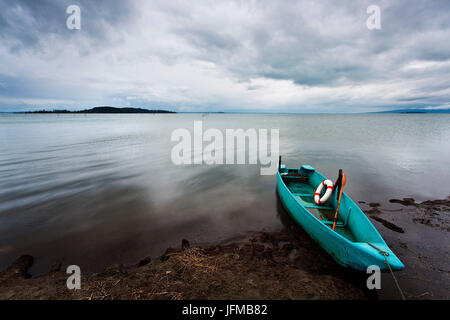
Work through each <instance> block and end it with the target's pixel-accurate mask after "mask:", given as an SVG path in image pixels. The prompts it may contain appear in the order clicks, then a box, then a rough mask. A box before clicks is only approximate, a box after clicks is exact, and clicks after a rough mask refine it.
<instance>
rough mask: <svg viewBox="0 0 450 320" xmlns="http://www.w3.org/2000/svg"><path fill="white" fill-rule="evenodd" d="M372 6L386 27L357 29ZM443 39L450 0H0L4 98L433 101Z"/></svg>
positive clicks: (445, 96)
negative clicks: (72, 16) (73, 18)
mask: <svg viewBox="0 0 450 320" xmlns="http://www.w3.org/2000/svg"><path fill="white" fill-rule="evenodd" d="M73 4H76V5H79V6H80V7H81V11H82V29H81V30H78V31H73V30H68V29H67V28H66V19H67V14H66V8H67V6H69V5H73ZM373 4H375V5H379V6H380V8H381V26H382V28H381V30H369V29H368V28H367V27H366V19H367V17H368V14H367V13H366V9H367V7H368V6H369V5H373ZM449 38H450V2H449V1H446V0H441V1H438V0H433V1H414V2H412V1H407V0H403V1H387V0H381V1H380V0H376V1H374V0H367V1H345V2H344V1H339V2H337V1H331V0H329V1H264V0H262V1H250V0H249V1H219V2H215V1H214V2H212V1H200V0H199V1H192V2H186V1H157V0H154V1H132V0H100V1H71V0H59V1H58V0H53V1H52V0H40V1H31V0H30V1H25V0H22V1H14V2H13V1H6V0H0V41H1V42H0V59H1V60H0V108H1V109H3V110H13V109H15V108H18V107H22V108H25V107H26V108H31V107H32V106H35V105H39V106H42V105H55V106H63V107H64V106H65V107H76V106H79V107H84V106H88V105H96V104H112V105H138V106H144V107H151V106H158V107H160V106H161V105H164V104H167V105H170V106H174V108H176V109H179V110H215V109H220V110H221V111H223V110H270V111H318V112H321V111H327V112H330V111H349V112H353V111H368V110H372V109H374V108H375V109H376V108H378V109H382V108H386V107H387V106H389V108H392V107H399V108H404V107H416V106H430V107H440V106H442V105H444V106H445V105H448V104H449V98H450V89H449V88H450V77H449V74H450V41H448V39H449Z"/></svg>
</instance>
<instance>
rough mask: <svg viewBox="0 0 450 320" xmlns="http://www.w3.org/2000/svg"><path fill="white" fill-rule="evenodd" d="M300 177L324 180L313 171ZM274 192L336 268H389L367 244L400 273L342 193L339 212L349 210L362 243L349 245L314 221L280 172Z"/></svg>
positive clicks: (376, 235) (395, 260)
mask: <svg viewBox="0 0 450 320" xmlns="http://www.w3.org/2000/svg"><path fill="white" fill-rule="evenodd" d="M308 171H309V170H308ZM303 173H304V174H309V175H312V174H314V175H315V176H314V179H315V180H322V179H326V178H325V177H324V176H322V175H321V174H320V173H318V172H316V171H315V170H314V171H313V172H312V173H310V172H306V171H305V172H303ZM277 190H278V195H279V197H280V199H281V202H282V203H283V206H284V207H285V209H286V210H287V211H288V212H289V214H290V215H291V216H292V218H293V219H294V220H295V221H296V222H297V223H298V224H299V225H300V226H301V227H302V228H303V229H304V230H305V231H306V232H307V233H308V234H309V236H310V237H311V238H312V239H313V240H314V241H316V242H317V243H318V244H319V245H320V246H321V247H322V248H323V249H324V250H325V251H326V252H327V253H328V254H329V255H331V256H332V257H333V259H334V260H335V261H336V262H337V263H338V264H340V265H342V266H344V267H349V268H352V269H355V270H360V271H366V270H367V268H368V267H369V266H373V265H376V266H378V267H379V268H380V269H381V270H388V269H389V267H388V265H387V263H386V258H385V256H384V255H383V254H382V253H380V252H379V251H378V250H377V249H375V248H374V247H373V246H371V245H370V244H369V243H371V244H372V245H374V246H376V247H377V248H379V249H381V250H382V251H384V252H387V253H388V254H389V255H388V256H387V259H388V262H389V264H390V266H391V268H392V269H393V270H401V269H403V268H404V265H403V264H402V262H401V261H400V260H399V259H398V258H397V257H396V256H395V254H394V253H393V252H392V251H391V250H390V249H389V247H388V246H387V245H386V243H385V242H384V240H383V239H382V237H381V236H380V235H379V233H378V232H377V231H376V229H375V227H373V225H372V224H371V223H370V221H369V220H368V219H367V217H366V216H365V214H364V213H363V212H362V211H361V210H360V209H359V207H358V206H357V205H356V204H355V203H354V202H353V201H352V200H351V199H350V198H349V197H348V196H347V195H346V194H345V193H343V195H342V197H343V198H342V201H341V208H340V210H339V212H341V211H343V212H345V210H347V208H349V207H351V210H353V211H352V215H351V216H350V217H349V218H350V220H351V221H350V222H351V224H352V225H353V226H356V227H358V224H359V225H360V226H361V227H363V228H364V234H366V236H362V237H360V238H364V239H357V241H349V240H348V239H346V238H345V237H343V236H341V235H340V234H338V233H336V232H335V231H333V230H332V229H331V228H330V227H328V226H327V225H325V224H324V223H323V222H322V221H320V220H319V219H317V218H316V217H315V216H314V215H313V214H311V213H310V212H309V211H308V210H307V209H306V208H305V207H304V206H303V205H302V204H301V203H300V202H299V201H298V200H297V199H296V198H295V197H294V195H293V194H292V193H291V191H290V190H289V189H288V187H287V186H286V184H285V182H284V181H283V179H282V176H281V175H280V172H278V174H277ZM350 205H351V206H350ZM358 220H360V221H358ZM369 233H371V234H369ZM365 240H369V241H365Z"/></svg>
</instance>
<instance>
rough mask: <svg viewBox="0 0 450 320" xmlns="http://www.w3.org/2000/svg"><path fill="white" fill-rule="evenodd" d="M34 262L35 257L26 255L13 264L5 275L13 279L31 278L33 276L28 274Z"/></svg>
mask: <svg viewBox="0 0 450 320" xmlns="http://www.w3.org/2000/svg"><path fill="white" fill-rule="evenodd" d="M33 261H34V258H33V256H30V255H28V254H24V255H22V256H20V257H19V258H18V259H17V260H16V261H14V262H13V264H12V265H11V266H10V267H9V268H8V269H7V270H6V271H5V274H8V275H10V276H12V277H14V276H16V277H21V278H26V279H28V278H31V275H30V274H28V269H30V267H31V266H32V265H33Z"/></svg>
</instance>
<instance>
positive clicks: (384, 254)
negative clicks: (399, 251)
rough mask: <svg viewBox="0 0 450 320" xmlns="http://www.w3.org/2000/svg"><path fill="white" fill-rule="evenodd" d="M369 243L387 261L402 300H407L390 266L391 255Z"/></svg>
mask: <svg viewBox="0 0 450 320" xmlns="http://www.w3.org/2000/svg"><path fill="white" fill-rule="evenodd" d="M367 243H368V244H369V245H370V246H371V247H372V248H374V249H377V250H378V251H379V252H380V253H381V254H382V255H383V257H384V259H385V260H386V264H387V266H388V267H389V271H391V274H392V278H394V282H395V285H396V286H397V289H398V291H399V292H400V294H401V296H402V299H403V300H406V298H405V295H404V294H403V291H402V288H400V285H399V284H398V281H397V278H396V277H395V275H394V271H392V268H391V265H390V264H389V261H388V259H387V257H388V255H389V252H386V251H383V250H381V249H380V248H378V247H376V246H374V245H373V244H371V243H370V242H367Z"/></svg>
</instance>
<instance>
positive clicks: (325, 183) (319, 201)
mask: <svg viewBox="0 0 450 320" xmlns="http://www.w3.org/2000/svg"><path fill="white" fill-rule="evenodd" d="M324 186H327V191H325V194H324V195H323V197H322V198H321V197H320V193H321V192H322V189H323V187H324ZM333 190H334V186H333V182H332V181H331V180H323V181H322V182H321V183H320V184H319V186H318V187H317V189H316V192H314V202H315V203H316V204H318V205H321V204H323V203H325V202H327V201H328V199H330V196H331V194H332V193H333Z"/></svg>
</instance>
